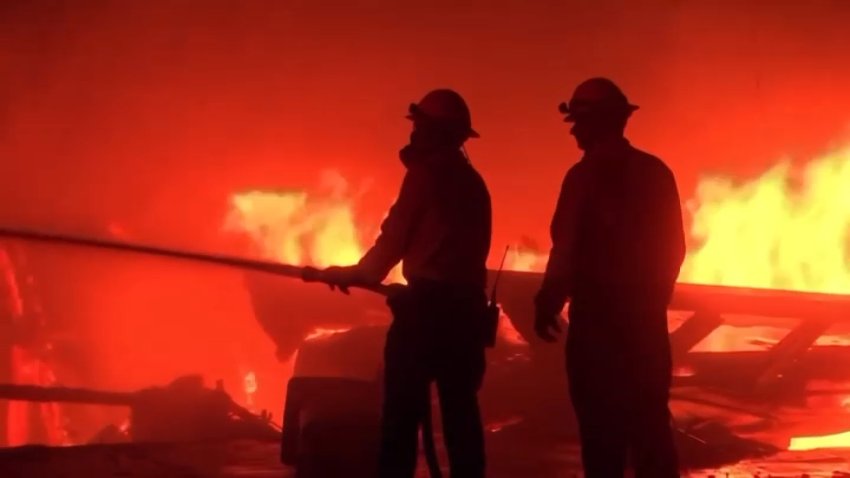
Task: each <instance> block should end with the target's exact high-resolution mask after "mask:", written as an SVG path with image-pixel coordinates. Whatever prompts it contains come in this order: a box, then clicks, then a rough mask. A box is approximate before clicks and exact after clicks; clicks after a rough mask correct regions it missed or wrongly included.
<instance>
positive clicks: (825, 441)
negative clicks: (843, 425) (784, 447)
mask: <svg viewBox="0 0 850 478" xmlns="http://www.w3.org/2000/svg"><path fill="white" fill-rule="evenodd" d="M824 448H850V432H844V433H838V434H835V435H825V436H820V437H799V438H792V439H791V445H789V446H788V449H789V450H792V451H806V450H817V449H824Z"/></svg>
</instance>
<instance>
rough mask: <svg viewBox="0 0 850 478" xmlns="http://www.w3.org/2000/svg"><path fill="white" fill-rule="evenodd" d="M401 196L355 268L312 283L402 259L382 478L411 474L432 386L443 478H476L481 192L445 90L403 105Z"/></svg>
mask: <svg viewBox="0 0 850 478" xmlns="http://www.w3.org/2000/svg"><path fill="white" fill-rule="evenodd" d="M407 118H408V119H410V120H412V122H413V131H412V133H411V135H410V143H409V144H408V145H407V146H405V147H404V148H403V149H402V150H401V151H400V154H399V156H400V158H401V162H402V163H403V164H404V166H405V168H406V169H407V172H406V175H405V177H404V180H403V182H402V185H401V191H400V193H399V196H398V199H397V200H396V202H395V204H394V205H393V206H392V208H391V209H390V212H389V215H388V216H387V217H386V219H385V220H384V222H383V224H382V226H381V234H380V236H379V237H378V239H377V241H376V242H375V244H374V246H372V248H371V249H370V250H369V251H368V252H367V253H366V254H365V255H364V257H363V258H362V259H361V260H360V261H359V263H358V264H356V265H354V266H348V267H337V266H335V267H329V268H327V269H324V270H321V271H318V273H317V277H315V279H317V280H319V281H322V282H327V283H329V284H331V285H332V286H336V287H339V288H340V289H341V290H343V291H344V292H345V291H347V289H348V287H352V286H358V285H360V286H362V285H370V284H379V283H380V282H381V281H382V280H384V278H385V277H386V276H387V274H388V273H389V272H390V270H391V269H392V268H393V267H394V266H395V265H396V264H397V263H399V262H400V261H402V262H403V274H404V277H405V279H406V280H407V282H408V287H406V288H404V289H402V290H400V291H398V292H396V293H394V294H392V295H391V297H390V298H389V299H388V304H389V305H390V308H391V309H392V311H393V323H392V325H391V326H390V329H389V332H388V334H387V340H386V345H385V350H384V363H385V370H384V402H383V409H382V425H381V431H382V438H381V451H380V465H379V466H380V476H381V477H382V478H389V477H392V478H405V477H413V476H414V472H415V468H416V457H417V450H418V446H417V445H418V427H419V424H420V422H421V421H422V418H423V417H424V416H425V414H426V413H427V412H428V410H429V408H428V407H430V404H429V403H428V398H427V397H428V396H429V393H428V392H429V388H430V383H431V382H432V381H433V382H436V384H437V390H438V394H439V399H440V407H441V410H442V418H443V430H444V435H445V440H446V448H447V449H448V456H449V464H450V467H451V476H453V477H456V478H479V477H483V476H484V468H485V458H484V434H483V428H482V423H481V416H480V412H479V407H478V396H477V395H478V390H479V388H480V387H481V383H482V380H483V377H484V370H485V355H484V351H485V346H486V339H485V338H484V336H485V335H486V331H485V329H486V327H487V325H486V323H485V322H486V320H485V318H484V316H485V315H486V312H485V310H486V308H487V296H486V292H485V288H486V281H487V269H486V265H485V262H486V259H487V256H488V254H489V250H490V234H491V205H490V195H489V192H488V190H487V186H486V185H485V183H484V181H483V179H482V178H481V176H480V175H479V174H478V172H476V170H475V169H474V168H473V166H472V165H471V164H470V162H469V159H468V158H467V156H466V154H465V149H464V147H463V146H464V143H465V142H466V141H467V140H468V139H469V138H476V137H478V134H477V133H476V132H475V131H474V130H473V129H472V126H471V119H470V113H469V109H468V107H467V105H466V103H465V101H464V100H463V98H462V97H461V96H460V95H458V94H457V93H456V92H454V91H452V90H446V89H441V90H434V91H431V92H430V93H428V94H427V95H425V97H424V98H422V100H421V101H420V102H419V103H416V104H412V105H411V106H410V114H409V115H408V116H407Z"/></svg>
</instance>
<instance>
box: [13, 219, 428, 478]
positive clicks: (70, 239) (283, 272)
mask: <svg viewBox="0 0 850 478" xmlns="http://www.w3.org/2000/svg"><path fill="white" fill-rule="evenodd" d="M0 237H6V238H9V239H17V240H25V241H33V242H45V243H53V244H65V245H72V246H80V247H88V248H93V249H107V250H114V251H124V252H132V253H136V254H145V255H153V256H159V257H168V258H172V259H179V260H186V261H197V262H206V263H210V264H217V265H222V266H227V267H233V268H238V269H248V270H253V271H258V272H265V273H269V274H276V275H280V276H284V277H291V278H295V279H301V280H303V281H305V282H321V280H320V277H319V272H320V271H319V270H318V269H315V268H313V267H303V266H294V265H290V264H281V263H276V262H269V261H259V260H252V259H245V258H240V257H233V256H226V255H219V254H209V253H202V252H194V251H186V250H179V249H171V248H166V247H158V246H150V245H144V244H133V243H127V242H120V241H113V240H106V239H96V238H89V237H78V236H70V235H64V234H55V233H47V232H42V231H33V230H27V229H13V228H5V227H0ZM398 286H399V285H398V284H395V285H385V284H374V285H371V284H359V285H356V286H353V287H357V288H360V289H364V290H368V291H370V292H374V293H376V294H380V295H383V296H385V297H387V296H389V295H390V294H391V293H393V291H394V290H395V289H396V288H397V287H398ZM426 402H427V407H426V409H425V414H424V416H423V418H422V439H423V451H424V454H425V460H426V462H427V464H428V469H429V471H430V474H431V476H432V477H433V478H440V477H441V476H442V474H441V472H440V465H439V459H438V458H437V453H436V448H435V446H434V427H433V420H432V416H431V415H432V414H431V398H430V393H429V394H428V396H427V397H426Z"/></svg>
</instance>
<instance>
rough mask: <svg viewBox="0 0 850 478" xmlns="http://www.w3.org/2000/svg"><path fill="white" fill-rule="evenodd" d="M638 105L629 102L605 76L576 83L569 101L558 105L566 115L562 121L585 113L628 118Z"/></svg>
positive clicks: (570, 119) (570, 120)
mask: <svg viewBox="0 0 850 478" xmlns="http://www.w3.org/2000/svg"><path fill="white" fill-rule="evenodd" d="M637 109H638V107H637V106H635V105H633V104H631V103H629V100H628V98H626V95H625V94H623V91H622V90H620V87H618V86H617V85H616V84H615V83H614V82H613V81H611V80H609V79H607V78H591V79H589V80H586V81H584V82H583V83H581V84H580V85H578V86H577V87H576V89H575V91H574V92H573V97H572V98H570V102H569V103H566V102H565V103H561V104H560V105H558V111H560V112H561V114H564V115H566V118H564V121H567V122H574V121H575V120H576V118H580V117H583V116H587V115H594V116H597V115H602V116H621V115H622V116H625V117H626V118H628V117H629V116H630V115H631V114H632V112H634V111H635V110H637Z"/></svg>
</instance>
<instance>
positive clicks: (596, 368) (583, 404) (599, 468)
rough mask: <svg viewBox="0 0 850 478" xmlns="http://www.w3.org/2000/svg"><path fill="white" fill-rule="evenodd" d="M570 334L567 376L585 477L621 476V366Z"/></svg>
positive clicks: (624, 444) (624, 439) (624, 423)
mask: <svg viewBox="0 0 850 478" xmlns="http://www.w3.org/2000/svg"><path fill="white" fill-rule="evenodd" d="M571 335H572V336H571V337H569V336H568V344H567V378H568V382H569V387H570V398H571V400H572V404H573V409H574V411H575V414H576V419H577V421H578V426H579V437H580V440H581V457H582V465H583V467H584V473H585V477H586V478H622V477H623V475H624V473H625V468H626V456H627V443H628V440H627V431H628V428H627V417H626V409H625V406H626V400H627V397H626V396H625V395H624V390H622V389H621V388H620V386H621V385H622V381H621V380H620V378H621V377H622V370H620V369H619V367H618V366H617V363H616V361H615V360H612V359H611V357H606V356H605V355H604V354H605V351H604V350H596V349H595V348H594V347H591V346H590V345H593V344H586V343H584V338H583V337H581V335H580V334H579V336H578V337H576V334H575V333H574V332H571Z"/></svg>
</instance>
